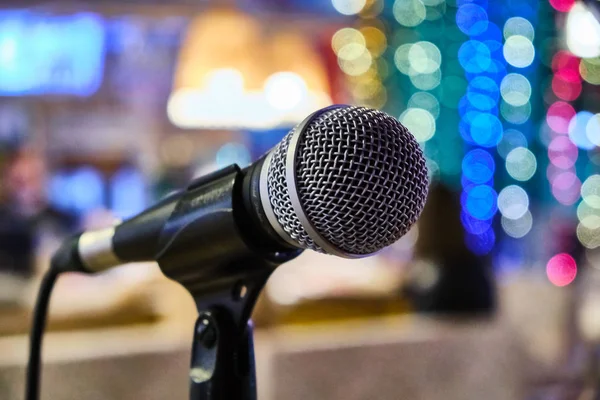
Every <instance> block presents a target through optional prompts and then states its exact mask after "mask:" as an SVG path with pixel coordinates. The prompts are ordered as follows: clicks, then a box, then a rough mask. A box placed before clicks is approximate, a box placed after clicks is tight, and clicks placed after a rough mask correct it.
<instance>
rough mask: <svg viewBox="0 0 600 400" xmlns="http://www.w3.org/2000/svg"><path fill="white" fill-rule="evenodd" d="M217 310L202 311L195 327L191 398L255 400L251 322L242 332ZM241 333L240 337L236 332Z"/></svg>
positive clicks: (197, 399) (198, 399)
mask: <svg viewBox="0 0 600 400" xmlns="http://www.w3.org/2000/svg"><path fill="white" fill-rule="evenodd" d="M227 319H228V318H227V316H226V315H223V313H220V312H218V311H215V312H210V311H207V312H203V313H201V314H200V316H199V317H198V320H197V322H196V327H195V330H194V343H193V346H192V362H191V367H190V400H216V399H231V400H238V399H239V400H256V370H255V362H254V341H253V337H252V336H253V332H252V324H251V322H248V324H247V326H246V327H245V329H244V330H243V332H237V330H236V329H235V328H234V327H233V325H231V324H230V323H229V322H231V321H227ZM240 333H241V336H238V334H240Z"/></svg>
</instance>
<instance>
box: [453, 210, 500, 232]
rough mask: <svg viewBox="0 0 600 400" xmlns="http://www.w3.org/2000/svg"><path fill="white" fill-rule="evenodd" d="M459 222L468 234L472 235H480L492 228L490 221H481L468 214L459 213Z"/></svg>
mask: <svg viewBox="0 0 600 400" xmlns="http://www.w3.org/2000/svg"><path fill="white" fill-rule="evenodd" d="M460 221H461V223H462V225H463V227H464V228H465V230H466V231H467V232H468V233H471V234H473V235H480V234H482V233H484V232H485V231H487V230H488V229H490V227H491V226H492V219H487V220H481V219H478V218H474V217H473V216H471V215H470V214H469V213H467V212H464V210H463V211H461V213H460Z"/></svg>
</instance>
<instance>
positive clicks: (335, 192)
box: [75, 105, 428, 276]
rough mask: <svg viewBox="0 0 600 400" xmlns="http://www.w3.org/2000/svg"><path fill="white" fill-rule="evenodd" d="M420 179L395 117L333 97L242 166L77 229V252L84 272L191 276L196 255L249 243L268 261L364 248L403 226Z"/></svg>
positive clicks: (385, 241)
mask: <svg viewBox="0 0 600 400" xmlns="http://www.w3.org/2000/svg"><path fill="white" fill-rule="evenodd" d="M427 187H428V180H427V169H426V167H425V159H424V157H423V154H422V151H421V149H420V147H419V145H418V143H417V142H416V140H415V139H414V137H413V136H412V134H410V132H408V130H407V129H406V128H405V127H404V126H403V125H402V124H400V122H398V121H397V120H396V119H395V118H393V117H390V116H389V115H387V114H385V113H382V112H380V111H375V110H369V109H366V108H362V107H349V106H340V105H337V106H331V107H328V108H325V109H322V110H319V111H317V112H315V113H313V114H312V115H310V116H308V117H307V118H306V119H305V120H304V121H303V122H301V123H300V124H299V125H297V126H296V127H295V128H294V129H292V130H291V131H290V132H289V133H288V134H287V135H286V137H284V139H283V140H282V141H281V142H280V143H279V144H278V145H277V146H276V147H275V148H273V149H272V150H271V151H270V152H269V153H267V154H266V155H265V156H264V157H262V158H261V159H260V160H258V161H256V162H255V163H253V164H252V165H251V166H249V167H248V168H246V169H244V170H241V169H240V168H239V167H238V166H236V165H233V166H230V167H227V168H225V169H222V170H220V171H217V172H214V173H212V174H209V175H207V176H204V177H201V178H199V179H196V180H195V181H193V182H192V183H191V184H190V185H189V186H188V187H187V188H186V189H185V190H183V191H180V192H177V193H174V194H172V195H170V196H168V197H166V198H165V199H163V200H162V201H160V202H159V203H158V204H156V205H154V206H152V207H151V208H149V209H147V210H146V211H144V212H142V213H141V214H139V215H137V216H135V217H133V218H131V219H129V220H127V221H124V222H122V223H121V224H119V225H117V226H115V227H113V228H109V229H104V230H100V231H94V232H85V233H83V234H82V235H81V236H80V237H78V238H76V240H75V241H76V242H77V255H78V257H79V259H80V261H81V265H82V267H83V268H82V269H83V270H84V271H86V272H100V271H104V270H106V269H109V268H111V267H114V266H117V265H120V264H123V263H127V262H138V261H152V260H154V261H157V262H158V263H159V265H160V266H161V269H163V272H165V274H167V275H168V276H170V275H169V273H170V271H169V269H171V268H168V267H167V268H165V265H167V264H168V265H173V264H177V265H178V268H180V269H181V270H182V271H183V270H186V269H189V271H187V270H186V272H185V273H186V274H189V275H190V276H195V275H197V274H201V273H202V272H201V271H199V270H198V268H197V265H198V263H200V262H202V263H206V264H215V265H216V264H221V261H223V262H226V261H232V260H233V261H235V260H236V259H242V258H244V257H248V256H249V252H250V253H252V252H254V253H260V254H261V256H262V257H263V258H264V257H266V259H272V260H274V261H275V262H277V260H279V262H281V260H282V259H288V258H290V257H294V256H296V255H298V254H299V253H300V251H302V250H304V249H311V250H314V251H318V252H322V253H326V254H332V255H337V256H341V257H347V258H356V257H364V256H368V255H371V254H373V253H375V252H377V251H379V250H380V249H382V248H384V247H386V246H388V245H390V244H392V243H393V242H395V241H396V240H398V239H399V238H400V237H401V236H403V235H404V234H405V233H406V232H407V231H408V230H409V229H410V227H411V226H412V225H413V224H414V222H415V221H416V220H417V218H418V216H419V215H420V213H421V211H422V209H423V206H424V203H425V198H426V195H427ZM165 269H166V270H165Z"/></svg>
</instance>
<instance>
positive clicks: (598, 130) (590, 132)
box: [585, 114, 600, 146]
mask: <svg viewBox="0 0 600 400" xmlns="http://www.w3.org/2000/svg"><path fill="white" fill-rule="evenodd" d="M585 136H586V137H587V140H589V141H590V143H593V144H594V145H595V146H600V114H596V115H593V116H591V117H590V119H589V120H588V122H587V124H586V126H585Z"/></svg>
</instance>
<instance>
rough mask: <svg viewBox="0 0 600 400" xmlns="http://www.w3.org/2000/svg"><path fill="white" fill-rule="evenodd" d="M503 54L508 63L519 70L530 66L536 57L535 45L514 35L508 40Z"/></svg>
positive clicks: (523, 37)
mask: <svg viewBox="0 0 600 400" xmlns="http://www.w3.org/2000/svg"><path fill="white" fill-rule="evenodd" d="M502 52H503V54H504V58H505V59H506V61H507V62H508V63H509V64H510V65H512V66H513V67H517V68H525V67H528V66H530V65H531V63H532V62H533V59H534V57H535V48H534V47H533V43H532V42H531V40H529V39H528V38H526V37H525V36H521V35H514V36H511V37H509V38H508V39H506V42H505V43H504V47H503V50H502Z"/></svg>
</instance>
